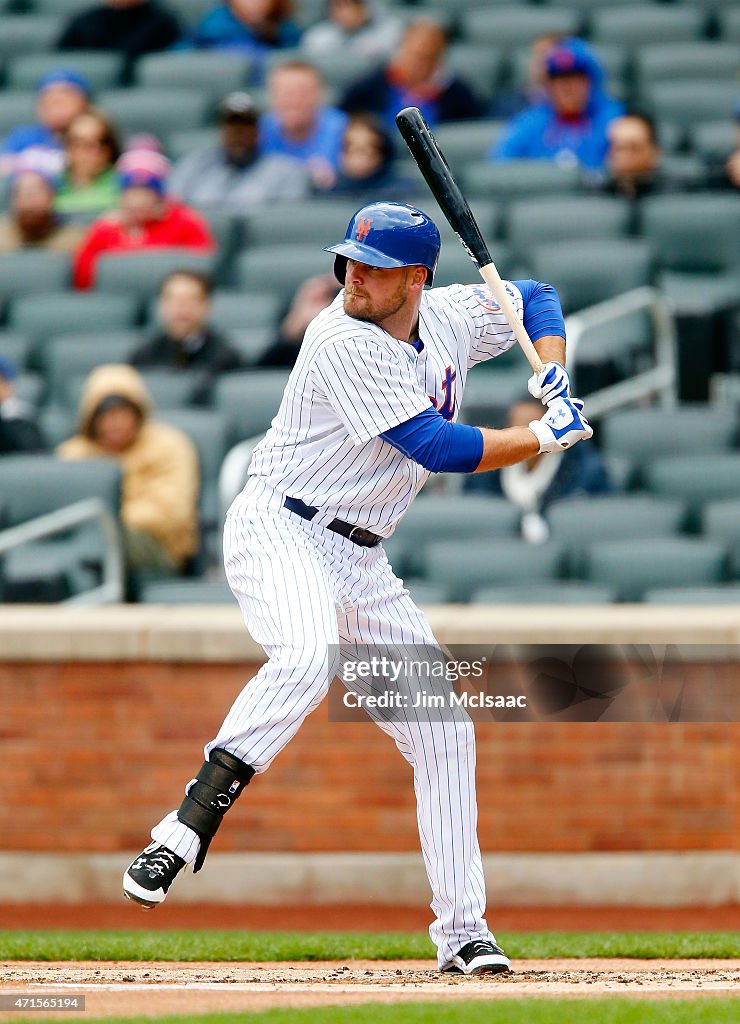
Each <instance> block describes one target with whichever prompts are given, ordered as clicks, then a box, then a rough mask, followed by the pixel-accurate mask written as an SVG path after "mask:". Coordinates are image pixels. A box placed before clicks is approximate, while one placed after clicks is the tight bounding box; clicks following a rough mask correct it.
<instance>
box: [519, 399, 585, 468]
mask: <svg viewBox="0 0 740 1024" xmlns="http://www.w3.org/2000/svg"><path fill="white" fill-rule="evenodd" d="M529 429H530V430H531V431H532V433H533V434H534V436H535V437H536V438H537V440H538V441H539V442H540V455H542V453H543V452H559V451H561V449H563V448H571V447H572V446H573V445H574V444H576V442H577V441H586V440H588V438H589V437H593V436H594V431H593V427H592V426H591V424H590V423H589V422H588V420H587V419H586V417H585V416H584V415H583V402H582V401H581V400H580V398H573V399H570V400H568V399H566V398H556V399H555V400H554V401H552V402H550V404H549V405H548V407H547V412H546V413H545V415H544V416H543V417H542V419H541V420H532V422H531V423H530V424H529Z"/></svg>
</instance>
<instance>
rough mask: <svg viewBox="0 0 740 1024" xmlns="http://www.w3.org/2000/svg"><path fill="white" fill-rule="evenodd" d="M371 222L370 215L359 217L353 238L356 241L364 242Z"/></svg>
mask: <svg viewBox="0 0 740 1024" xmlns="http://www.w3.org/2000/svg"><path fill="white" fill-rule="evenodd" d="M372 223H373V219H372V217H369V218H365V217H361V218H360V219H359V220H358V222H357V227H356V228H355V238H356V239H357V241H358V242H364V241H365V239H366V238H367V236H368V235H369V234H370V228H371V227H372Z"/></svg>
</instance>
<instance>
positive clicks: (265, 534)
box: [123, 202, 593, 975]
mask: <svg viewBox="0 0 740 1024" xmlns="http://www.w3.org/2000/svg"><path fill="white" fill-rule="evenodd" d="M439 247H440V239H439V232H438V230H437V227H436V226H435V224H434V223H433V222H432V221H431V220H430V219H429V217H427V216H426V215H425V214H424V213H422V212H421V211H420V210H417V209H415V208H413V207H411V206H408V205H405V204H400V203H389V202H378V203H371V204H369V205H368V206H365V207H363V208H362V209H361V210H359V211H358V212H357V213H356V214H355V215H354V217H353V218H352V220H351V221H350V223H349V226H348V229H347V234H346V236H345V238H344V240H343V241H342V242H340V243H338V244H337V245H331V246H328V247H327V251H328V252H331V253H334V254H335V260H334V270H335V273H336V276H337V277H338V279H339V281H340V283H342V284H343V285H344V288H343V290H342V291H341V292H340V293H339V295H338V296H337V298H336V300H335V301H334V302H333V303H332V304H331V305H330V306H329V307H327V308H326V309H325V310H323V311H322V312H321V313H319V314H318V316H317V317H316V318H315V319H314V320H313V321H312V322H311V324H310V325H309V327H308V330H307V332H306V335H305V339H304V341H303V344H302V346H301V349H300V353H299V356H298V360H297V362H296V364H295V367H294V369H293V371H292V372H291V375H290V377H289V379H288V383H287V385H286V389H285V393H284V395H283V399H282V401H281V403H280V408H279V409H278V412H277V415H276V416H275V418H274V419H273V421H272V426H271V428H270V430H269V431H268V433H267V435H266V436H265V438H264V440H263V441H262V442H261V443H260V444H259V445H258V446H257V448H256V449H255V452H254V456H253V458H252V463H251V466H250V473H249V479H248V481H247V484H246V486H245V487H244V490H243V491H242V492H241V494H240V495H238V496H237V498H236V499H235V501H234V503H233V505H232V506H231V508H230V510H229V512H228V514H227V518H226V526H225V533H224V557H225V564H226V573H227V577H228V580H229V584H230V586H231V589H232V590H233V592H234V595H235V597H236V599H237V601H238V602H239V606H240V608H241V610H242V613H243V615H244V620H245V622H246V625H247V628H248V629H249V632H250V634H251V635H252V637H254V639H255V640H256V641H257V642H258V643H259V644H261V645H262V647H263V648H264V650H265V652H266V654H267V656H268V661H267V662H266V664H264V665H263V666H262V667H261V668H260V670H259V672H258V673H257V674H256V676H255V677H254V678H253V679H251V680H250V682H249V683H248V685H247V686H246V687H245V688H244V689H243V690H242V692H241V693H240V694H239V696H238V697H237V699H236V702H235V703H234V705H233V707H232V708H231V710H230V711H229V713H228V715H227V717H226V720H225V721H224V723H223V725H222V726H221V729H220V730H219V733H218V735H217V736H216V737H215V739H213V740H211V741H210V742H209V743H207V744H206V747H205V758H206V760H205V763H204V764H203V766H202V767H201V769H200V771H199V772H198V774H197V776H196V777H195V779H193V780H192V781H191V782H190V783H189V784H188V786H187V787H186V796H185V799H184V800H183V802H182V804H181V805H180V807H179V809H178V810H173V811H172V812H171V813H169V814H167V815H166V817H165V818H164V819H163V820H162V821H161V822H159V824H157V825H156V826H155V827H154V828H153V829H152V833H151V837H152V842H151V843H150V845H149V846H147V848H146V849H145V850H144V851H143V853H141V854H140V855H139V856H138V857H137V858H136V859H135V860H134V861H133V862H132V863H131V865H130V866H129V867H128V868H127V870H126V872H125V874H124V881H123V886H124V893H125V895H126V896H127V897H128V898H129V899H132V900H134V901H136V902H137V903H139V904H140V905H141V906H143V907H145V908H147V909H148V908H152V907H155V906H157V905H158V904H159V903H161V902H162V901H163V900H164V898H165V896H166V895H167V892H168V890H169V887H170V885H171V884H172V882H173V880H174V879H175V877H176V876H177V874H178V873H179V872H180V871H181V870H182V869H183V868H184V867H185V866H186V865H192V866H193V870H194V871H198V870H200V868H201V866H202V864H203V861H204V858H205V856H206V853H207V850H208V847H209V845H210V843H211V840H212V839H213V837H214V835H215V834H216V831H217V830H218V828H219V826H220V824H221V821H222V819H223V816H224V814H225V813H226V812H227V810H228V809H229V807H231V805H232V804H233V803H234V802H235V801H236V800H237V799H238V797H239V796H240V795H241V792H242V790H243V789H244V787H245V786H247V785H248V784H249V782H250V780H251V779H252V777H253V776H254V775H259V774H260V773H262V772H264V771H266V769H267V768H269V766H270V764H271V763H272V761H273V759H274V758H275V757H276V756H277V755H278V754H279V753H280V751H281V750H282V749H283V748H284V747H285V746H286V744H287V743H288V742H289V741H290V739H291V738H292V737H293V736H294V735H295V733H296V732H297V731H298V729H299V727H300V725H301V723H302V722H303V720H304V718H305V717H306V716H307V715H308V714H309V712H311V711H313V710H314V708H316V707H317V706H318V705H319V704H320V703H321V701H322V700H323V698H324V696H325V695H326V693H327V690H328V687H329V684H330V682H331V679H332V678H333V676H334V674H335V671H336V666H335V661H334V656H333V653H332V652H333V651H335V650H337V649H341V650H345V649H351V648H352V647H353V645H362V646H363V647H365V648H368V647H371V646H372V645H373V644H376V645H377V644H391V645H396V646H399V645H427V646H429V645H431V646H436V640H435V638H434V635H433V633H432V631H431V629H430V627H429V624H428V622H427V620H426V618H425V617H424V615H423V614H422V612H421V611H420V610H419V609H418V608H417V607H416V605H415V604H414V603H413V601H412V600H411V597H410V596H409V593H408V591H407V590H406V589H405V588H404V586H403V583H402V582H401V580H399V579H398V578H397V577H396V576H395V575H394V573H393V571H392V569H391V566H390V564H389V562H388V559H387V557H386V554H385V551H384V550H383V544H382V541H383V540H384V539H385V538H387V537H390V536H391V535H392V533H393V531H394V529H395V527H396V525H397V524H398V522H399V520H400V519H401V517H402V516H403V514H404V512H405V511H406V509H407V508H408V507H409V505H410V504H411V502H412V501H413V499H414V497H415V496H416V494H417V493H418V491H419V490H420V488H421V487H422V486H423V484H424V482H425V481H426V479H427V478H428V476H429V474H430V473H440V472H448V473H449V472H454V473H474V472H484V471H486V470H490V469H494V468H498V467H500V466H507V465H510V464H512V463H514V462H519V461H522V460H524V459H529V458H532V457H533V456H534V455H536V454H537V453H538V452H542V453H544V452H552V451H558V450H560V449H561V448H563V447H568V446H569V445H573V444H575V443H576V442H578V441H580V440H582V439H585V438H589V437H591V436H592V433H593V431H592V430H591V427H590V426H589V424H588V421H587V420H586V419H585V417H584V415H583V404H582V403H581V402H580V401H579V400H577V399H573V398H572V397H571V393H570V382H569V379H568V373H567V371H566V369H565V366H564V363H565V330H564V326H563V317H562V312H561V309H560V303H559V301H558V298H557V295H556V293H555V292H554V290H553V289H552V288H551V287H550V286H549V285H546V284H541V283H538V282H535V281H519V282H511V283H509V282H507V283H506V288H507V291H508V293H509V295H510V296H511V299H512V301H513V303H514V305H515V308H516V309H517V312H518V313H519V316H520V317H521V318H522V319H523V321H524V324H525V326H526V328H527V330H528V331H529V334H530V337H531V338H532V340H533V342H534V343H535V345H536V347H537V349H538V352H539V354H540V357H541V359H542V361H543V363H544V368H543V370H542V372H541V373H540V374H539V375H538V376H533V377H532V378H530V380H529V384H528V386H529V389H530V391H531V393H532V394H533V395H534V396H535V397H537V398H540V399H541V400H542V402H543V404H544V405H545V411H544V415H543V416H542V418H541V419H538V420H533V422H531V423H530V424H529V426H528V427H524V426H522V427H509V428H506V429H503V430H488V429H483V428H479V427H474V426H467V425H464V424H460V423H457V422H456V420H457V416H458V412H459V410H460V403H461V400H462V396H463V390H464V387H465V380H466V377H467V374H468V371H469V370H470V368H471V367H473V366H475V365H476V363H480V362H482V361H483V360H485V359H491V358H492V357H494V356H496V355H498V354H500V353H501V352H504V351H505V350H506V349H508V348H509V347H510V346H511V345H512V344H514V341H515V338H514V335H513V333H512V331H511V328H510V327H509V326H508V324H507V322H506V320H505V318H504V316H503V315H502V313H501V310H500V309H499V307H498V306H497V305H496V303H495V301H494V300H493V299H492V297H491V295H490V293H489V292H488V290H487V289H486V288H485V286H483V285H482V284H481V285H478V286H474V285H452V286H451V287H448V288H437V289H434V288H432V289H430V290H426V289H425V285H431V284H432V282H433V278H434V272H435V269H436V266H437V259H438V256H439ZM440 717H443V716H440V715H438V714H437V715H436V716H434V718H433V717H432V713H431V712H424V710H423V709H422V710H418V709H417V710H415V711H414V712H413V713H411V712H408V713H404V712H400V713H399V714H397V715H395V716H393V718H392V719H391V718H390V717H387V718H385V719H381V718H379V717H377V718H376V721H377V724H378V725H379V726H380V728H382V729H383V730H384V731H385V732H386V733H387V734H388V735H390V736H391V737H392V738H393V740H394V741H395V743H396V745H397V747H398V749H399V751H400V752H401V754H402V755H403V756H404V757H405V758H406V760H407V761H408V762H409V764H410V765H411V766H412V768H413V773H414V789H415V793H416V798H417V819H418V827H419V836H420V839H421V847H422V852H423V857H424V863H425V866H426V870H427V874H428V877H429V884H430V886H431V890H432V894H433V898H432V902H431V907H432V910H433V912H434V915H435V920H434V922H433V923H432V925H431V926H430V929H429V932H430V936H431V939H432V941H433V943H434V944H435V946H436V948H437V957H438V964H439V968H440V970H442V971H449V972H454V973H460V974H467V975H470V974H480V973H497V972H505V971H508V970H510V963H509V960H508V958H507V957H506V955H505V953H504V952H503V950H501V949H500V948H499V947H498V946H497V945H496V941H495V938H494V936H493V935H492V934H491V932H490V931H489V929H488V925H487V924H486V921H485V919H484V913H485V891H484V881H483V870H482V865H481V854H480V848H479V846H478V839H477V834H476V829H477V807H476V796H475V736H474V730H473V724H472V722H471V721H470V719H469V718H468V716H467V714H465V713H463V714H460V715H455V716H447V720H444V721H438V720H435V718H436V719H439V718H440ZM306 797H307V800H308V801H310V794H306Z"/></svg>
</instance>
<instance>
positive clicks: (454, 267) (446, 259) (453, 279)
mask: <svg viewBox="0 0 740 1024" xmlns="http://www.w3.org/2000/svg"><path fill="white" fill-rule="evenodd" d="M488 250H489V252H490V253H491V258H492V259H493V261H494V262H495V264H496V266H497V268H498V272H499V273H500V274H501V276H502V277H504V278H507V277H508V276H509V272H510V270H511V268H512V262H511V256H510V254H509V248H508V246H507V245H506V244H505V243H504V242H490V241H489V243H488ZM479 282H480V274H479V273H478V268H477V267H476V265H475V264H474V263H473V261H472V260H471V259H470V256H468V254H467V252H466V251H465V249H463V247H462V246H461V245H460V242H459V240H458V239H457V238H454V237H450V236H449V235H448V236H447V238H446V240H444V241H443V242H442V248H441V249H440V253H439V263H438V265H437V270H436V272H435V275H434V285H435V287H437V288H444V287H446V286H447V285H450V284H477V283H479Z"/></svg>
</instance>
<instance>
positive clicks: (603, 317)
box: [565, 287, 677, 419]
mask: <svg viewBox="0 0 740 1024" xmlns="http://www.w3.org/2000/svg"><path fill="white" fill-rule="evenodd" d="M643 309H645V310H648V311H649V313H650V315H651V318H652V323H653V333H654V355H655V365H654V366H651V367H650V368H649V369H648V370H643V371H641V372H640V373H637V374H636V375H635V376H634V377H630V378H628V379H627V380H623V381H619V383H618V384H611V385H609V387H606V388H601V389H600V390H599V391H594V392H592V393H591V394H590V395H583V396H581V397H582V398H583V399H584V400H585V403H586V410H585V411H586V415H587V416H588V418H589V419H598V418H599V417H600V416H604V415H606V414H607V413H610V412H613V411H614V410H615V409H620V408H622V407H623V406H625V405H628V404H629V403H630V402H635V401H639V400H640V399H641V398H648V397H651V396H653V395H657V396H658V398H659V399H660V401H661V403H662V404H663V405H664V406H671V405H675V403H676V389H675V384H676V373H677V371H676V362H677V358H676V327H675V323H674V319H673V313H672V311H671V308H670V306H669V304H668V302H667V300H666V298H665V296H664V295H663V294H662V293H661V292H659V291H658V290H657V289H655V288H648V287H644V288H635V289H634V290H633V291H630V292H624V294H622V295H618V296H616V297H615V298H613V299H607V301H606V302H600V303H598V304H597V305H595V306H589V307H588V309H583V310H581V311H580V312H578V313H573V314H572V315H571V316H569V317H568V318H567V320H566V323H565V328H566V336H567V338H568V365H569V366H573V365H575V366H576V368H577V366H578V345H579V342H580V340H581V338H582V337H583V335H584V334H585V333H586V331H592V330H594V329H595V328H598V327H604V326H605V325H606V324H610V323H614V322H615V321H617V320H621V319H622V318H623V317H626V316H629V315H630V314H631V313H639V312H640V311H641V310H643Z"/></svg>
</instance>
